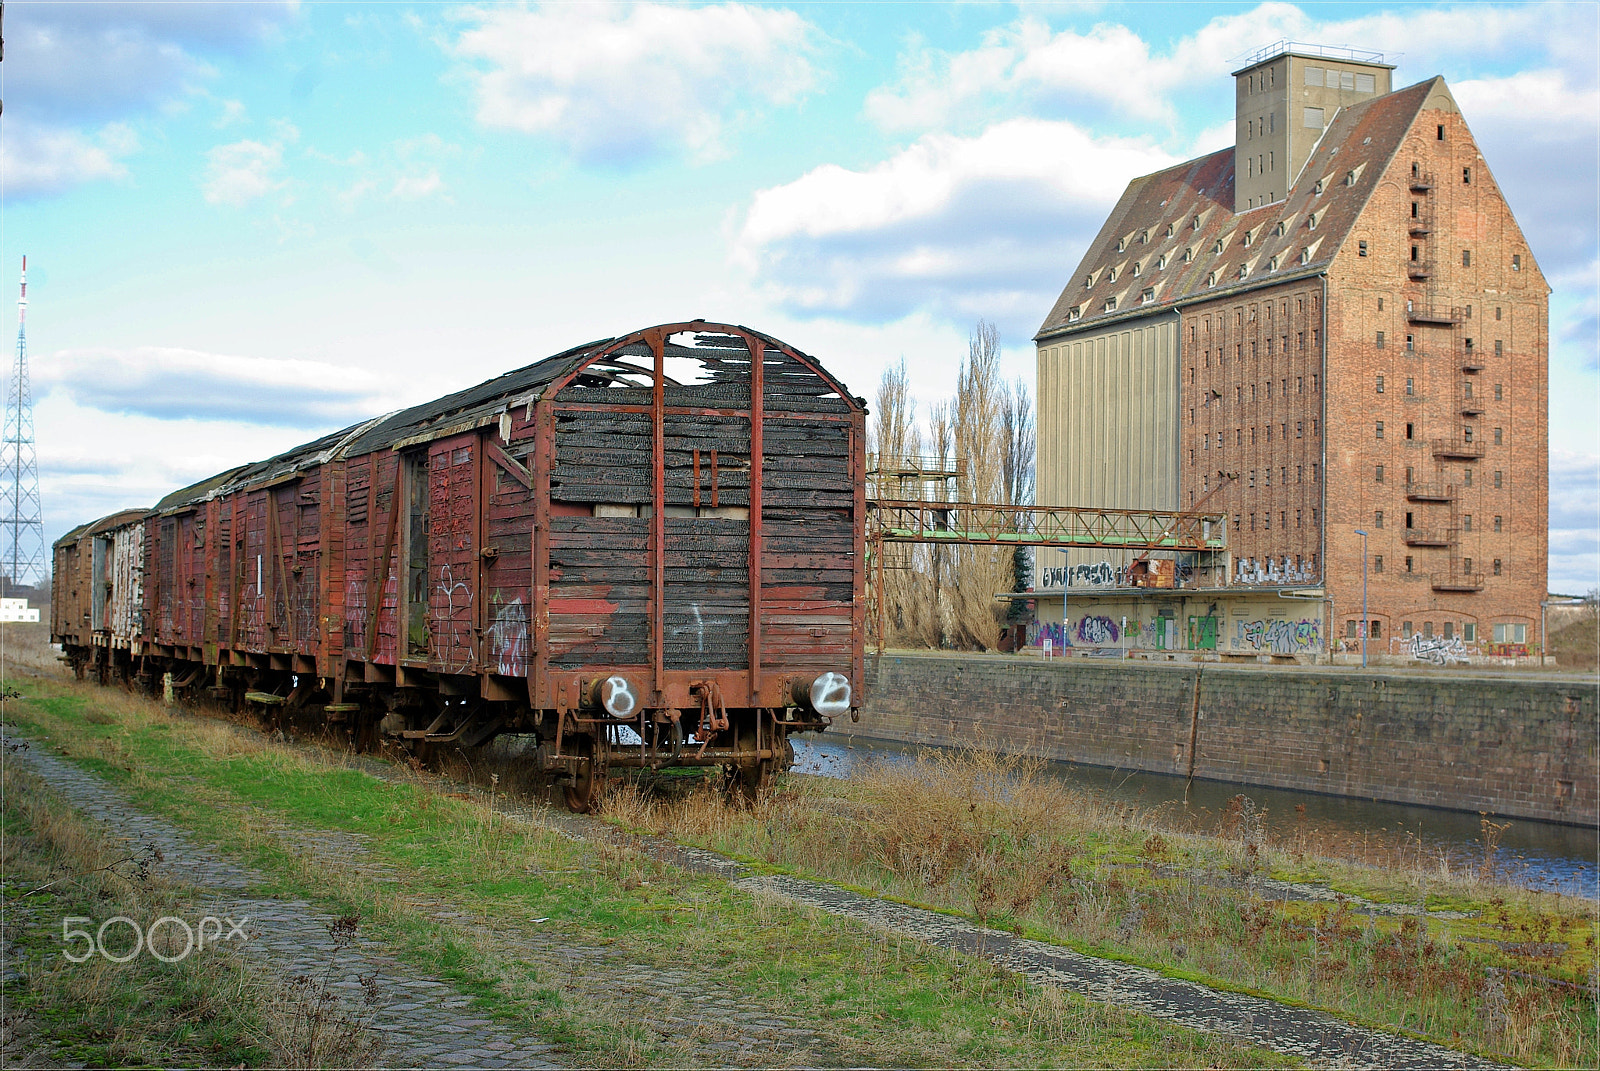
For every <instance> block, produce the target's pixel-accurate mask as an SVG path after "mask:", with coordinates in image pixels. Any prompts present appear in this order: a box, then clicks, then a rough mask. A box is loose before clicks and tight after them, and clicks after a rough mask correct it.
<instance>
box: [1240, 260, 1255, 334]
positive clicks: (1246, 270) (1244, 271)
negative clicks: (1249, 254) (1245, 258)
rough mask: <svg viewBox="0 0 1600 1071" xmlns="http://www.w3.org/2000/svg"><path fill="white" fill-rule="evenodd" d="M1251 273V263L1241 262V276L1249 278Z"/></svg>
mask: <svg viewBox="0 0 1600 1071" xmlns="http://www.w3.org/2000/svg"><path fill="white" fill-rule="evenodd" d="M1249 275H1250V265H1249V264H1241V265H1239V278H1241V279H1245V278H1248V277H1249ZM1251 345H1252V346H1253V345H1255V343H1253V342H1252V343H1251Z"/></svg>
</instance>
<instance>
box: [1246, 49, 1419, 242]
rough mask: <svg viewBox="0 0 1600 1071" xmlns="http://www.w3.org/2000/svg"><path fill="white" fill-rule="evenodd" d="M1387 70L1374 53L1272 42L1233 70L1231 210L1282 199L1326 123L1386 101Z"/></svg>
mask: <svg viewBox="0 0 1600 1071" xmlns="http://www.w3.org/2000/svg"><path fill="white" fill-rule="evenodd" d="M1393 70H1394V65H1393V64H1391V63H1384V62H1383V56H1382V55H1381V54H1380V53H1377V52H1362V51H1358V50H1356V49H1351V48H1329V47H1327V46H1324V45H1303V44H1297V43H1295V42H1290V41H1279V42H1278V43H1277V44H1274V45H1269V46H1268V47H1266V48H1263V49H1261V50H1260V51H1259V52H1257V53H1256V54H1255V55H1253V56H1251V57H1250V62H1249V63H1247V64H1245V65H1244V66H1243V67H1241V68H1239V69H1238V70H1237V71H1234V72H1233V80H1234V130H1235V134H1234V150H1233V152H1234V157H1233V173H1234V176H1235V182H1234V187H1233V208H1234V211H1235V212H1243V211H1245V210H1246V209H1249V208H1257V207H1259V206H1261V205H1269V204H1272V203H1273V202H1274V201H1278V200H1281V199H1282V198H1284V197H1286V196H1288V192H1289V185H1290V184H1291V183H1292V182H1293V181H1294V180H1295V177H1296V176H1298V175H1299V174H1300V169H1301V168H1302V167H1304V166H1305V163H1306V161H1307V160H1308V159H1310V157H1311V150H1312V149H1314V148H1316V145H1317V142H1318V141H1320V140H1321V139H1322V133H1323V131H1324V130H1326V129H1327V126H1328V122H1329V120H1331V119H1332V118H1333V117H1334V116H1335V115H1337V114H1338V112H1339V110H1340V109H1341V108H1347V107H1349V106H1351V105H1353V104H1360V103H1362V102H1363V101H1368V100H1371V99H1372V98H1373V97H1375V96H1386V95H1387V94H1388V93H1389V88H1390V87H1389V74H1390V72H1391V71H1393Z"/></svg>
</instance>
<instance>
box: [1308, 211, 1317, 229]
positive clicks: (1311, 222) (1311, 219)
mask: <svg viewBox="0 0 1600 1071" xmlns="http://www.w3.org/2000/svg"><path fill="white" fill-rule="evenodd" d="M1306 226H1307V227H1308V228H1309V229H1311V230H1316V229H1317V214H1316V213H1315V212H1313V213H1311V214H1310V215H1309V216H1307V217H1306Z"/></svg>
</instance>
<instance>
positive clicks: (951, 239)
mask: <svg viewBox="0 0 1600 1071" xmlns="http://www.w3.org/2000/svg"><path fill="white" fill-rule="evenodd" d="M1172 162H1174V159H1173V157H1171V156H1169V155H1168V154H1166V153H1164V152H1163V151H1161V150H1160V149H1157V148H1155V147H1154V146H1152V145H1151V144H1149V143H1148V142H1144V141H1133V140H1127V139H1117V138H1095V137H1092V136H1091V135H1089V134H1088V133H1087V132H1085V131H1083V130H1082V129H1080V128H1078V127H1077V126H1074V125H1073V124H1071V123H1068V122H1063V121H1055V122H1052V121H1046V120H1040V119H1016V120H1012V121H1010V122H1006V123H1001V124H998V125H996V126H993V127H990V128H989V129H988V130H986V131H984V132H983V133H982V134H981V135H979V136H977V137H971V138H966V137H956V136H953V135H948V134H930V135H927V136H925V137H923V138H922V139H920V140H919V141H917V142H916V143H915V144H913V145H912V146H910V147H909V148H907V149H905V150H903V151H901V152H899V153H897V154H895V155H894V156H892V157H891V158H889V159H888V160H886V161H884V162H883V163H880V164H877V165H876V166H874V167H871V168H868V169H865V170H862V171H851V170H847V169H845V168H842V167H839V166H837V165H831V164H830V165H826V166H824V167H819V168H817V169H815V170H813V171H811V172H809V173H807V174H806V175H804V176H802V177H801V178H799V179H796V180H795V181H794V182H791V183H788V184H786V185H783V186H777V187H773V188H771V189H766V190H762V191H760V192H759V193H757V194H756V195H755V198H754V200H753V201H752V203H751V205H750V207H749V209H748V211H747V212H746V213H745V215H744V218H743V220H742V222H740V224H739V225H738V230H737V234H736V237H735V240H734V254H733V255H734V258H735V260H736V262H737V263H739V264H740V265H741V266H743V267H745V268H746V269H748V270H749V271H751V272H752V273H753V274H754V275H755V276H756V278H757V279H758V281H759V282H760V283H762V284H764V285H765V286H766V287H767V288H768V290H769V291H770V296H771V297H772V298H774V299H775V300H776V301H777V302H778V303H779V304H781V305H783V306H785V307H787V308H789V309H791V310H793V311H796V312H809V313H814V314H820V313H832V314H840V315H845V316H847V317H850V318H852V319H858V320H868V321H882V320H887V319H897V318H899V317H902V316H904V315H907V314H908V313H910V312H912V311H913V310H916V309H919V308H921V309H928V310H930V311H932V312H933V313H934V314H935V315H937V316H939V317H940V318H943V319H946V320H953V321H955V322H958V323H966V322H970V321H971V320H973V319H975V318H977V317H979V316H985V317H988V318H989V319H991V320H996V321H998V322H1000V323H1001V324H1002V326H1003V327H1004V328H1006V329H1007V330H1008V332H1009V333H1011V334H1016V333H1018V332H1020V331H1026V333H1027V334H1029V335H1031V334H1032V332H1033V331H1034V330H1035V329H1036V328H1037V327H1038V322H1039V320H1040V319H1042V317H1043V316H1044V313H1045V311H1046V310H1048V308H1049V307H1050V302H1051V301H1052V300H1053V299H1054V297H1055V293H1056V290H1057V289H1058V288H1059V286H1060V283H1061V280H1062V278H1064V276H1065V274H1066V273H1067V272H1068V271H1070V270H1071V269H1072V267H1073V265H1075V264H1076V258H1077V257H1078V256H1079V255H1080V254H1081V252H1082V249H1083V247H1084V245H1085V244H1086V243H1087V241H1088V239H1089V238H1091V237H1092V236H1093V234H1094V233H1095V231H1097V230H1098V229H1099V227H1100V223H1101V220H1102V218H1103V217H1104V214H1105V212H1106V211H1107V210H1108V209H1109V208H1110V206H1111V205H1112V204H1113V203H1114V202H1115V200H1116V198H1117V196H1118V195H1119V194H1120V193H1121V192H1122V188H1123V186H1124V184H1125V183H1126V181H1127V178H1128V177H1130V176H1133V175H1141V174H1146V173H1148V172H1150V171H1154V170H1157V169H1159V168H1161V167H1164V166H1166V165H1168V164H1170V163H1172Z"/></svg>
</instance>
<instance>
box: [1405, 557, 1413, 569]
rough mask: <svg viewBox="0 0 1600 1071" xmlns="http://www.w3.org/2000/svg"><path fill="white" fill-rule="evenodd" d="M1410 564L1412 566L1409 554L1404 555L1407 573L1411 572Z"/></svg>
mask: <svg viewBox="0 0 1600 1071" xmlns="http://www.w3.org/2000/svg"><path fill="white" fill-rule="evenodd" d="M1411 566H1412V559H1411V555H1409V554H1407V555H1406V572H1408V573H1409V572H1411Z"/></svg>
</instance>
